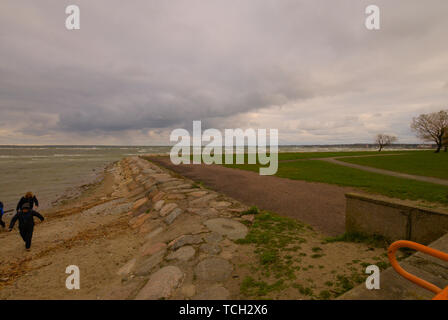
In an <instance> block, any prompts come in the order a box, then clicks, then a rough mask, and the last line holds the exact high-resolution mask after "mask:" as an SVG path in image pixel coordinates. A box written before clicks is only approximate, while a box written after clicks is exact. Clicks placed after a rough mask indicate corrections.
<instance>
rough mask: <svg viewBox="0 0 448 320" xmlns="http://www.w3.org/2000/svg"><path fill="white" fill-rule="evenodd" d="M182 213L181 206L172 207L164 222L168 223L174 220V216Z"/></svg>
mask: <svg viewBox="0 0 448 320" xmlns="http://www.w3.org/2000/svg"><path fill="white" fill-rule="evenodd" d="M182 213H183V210H182V209H181V208H176V209H174V210H173V211H172V212H171V213H170V214H169V215H168V217H166V218H165V220H164V221H165V223H166V224H168V225H170V224H172V223H173V222H174V220H176V218H177V217H178V216H180V215H181V214H182Z"/></svg>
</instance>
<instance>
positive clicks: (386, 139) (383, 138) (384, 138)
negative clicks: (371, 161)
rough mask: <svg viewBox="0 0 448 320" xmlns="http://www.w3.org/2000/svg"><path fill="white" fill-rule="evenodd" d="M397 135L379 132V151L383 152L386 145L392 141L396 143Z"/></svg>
mask: <svg viewBox="0 0 448 320" xmlns="http://www.w3.org/2000/svg"><path fill="white" fill-rule="evenodd" d="M397 140H398V139H397V137H396V136H392V135H388V134H382V133H380V134H378V135H377V136H376V137H375V144H376V145H378V152H381V150H383V148H384V147H385V146H388V145H390V144H392V143H394V142H395V141H397Z"/></svg>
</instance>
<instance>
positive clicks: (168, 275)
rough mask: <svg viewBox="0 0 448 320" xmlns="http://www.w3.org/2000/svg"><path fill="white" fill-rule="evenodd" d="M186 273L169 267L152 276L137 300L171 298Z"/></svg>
mask: <svg viewBox="0 0 448 320" xmlns="http://www.w3.org/2000/svg"><path fill="white" fill-rule="evenodd" d="M183 278H184V273H183V272H182V271H181V270H180V269H179V268H178V267H175V266H167V267H164V268H162V269H160V270H159V271H157V272H155V273H154V274H152V275H151V277H150V278H149V280H148V282H147V283H146V285H145V286H144V287H143V288H142V289H141V290H140V292H139V293H138V294H137V296H136V298H135V299H136V300H158V299H163V298H165V299H166V298H169V297H170V296H171V294H172V293H173V291H174V290H175V289H176V288H177V287H179V286H180V285H181V283H182V280H183Z"/></svg>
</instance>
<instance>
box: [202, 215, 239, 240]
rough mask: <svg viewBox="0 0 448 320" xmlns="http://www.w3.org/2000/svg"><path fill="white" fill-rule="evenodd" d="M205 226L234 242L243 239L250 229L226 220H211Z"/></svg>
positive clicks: (236, 222)
mask: <svg viewBox="0 0 448 320" xmlns="http://www.w3.org/2000/svg"><path fill="white" fill-rule="evenodd" d="M204 224H205V225H206V226H207V228H209V229H210V230H211V231H214V232H217V233H219V234H221V235H224V236H227V237H228V238H229V239H232V240H237V239H243V238H244V237H246V235H247V232H248V229H247V227H246V226H245V225H244V224H242V223H240V222H238V221H234V220H231V219H226V218H216V219H210V220H207V221H206V222H204Z"/></svg>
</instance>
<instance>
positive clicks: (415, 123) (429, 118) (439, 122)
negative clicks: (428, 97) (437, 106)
mask: <svg viewBox="0 0 448 320" xmlns="http://www.w3.org/2000/svg"><path fill="white" fill-rule="evenodd" d="M447 127H448V110H441V111H439V112H434V113H428V114H421V115H419V116H418V117H417V118H414V119H413V120H412V124H411V129H412V130H413V131H415V132H416V133H417V137H418V138H420V139H422V140H424V141H432V142H435V143H436V145H437V150H436V153H438V152H439V151H440V149H441V148H442V145H443V143H442V142H443V136H444V135H445V133H446V130H447Z"/></svg>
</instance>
